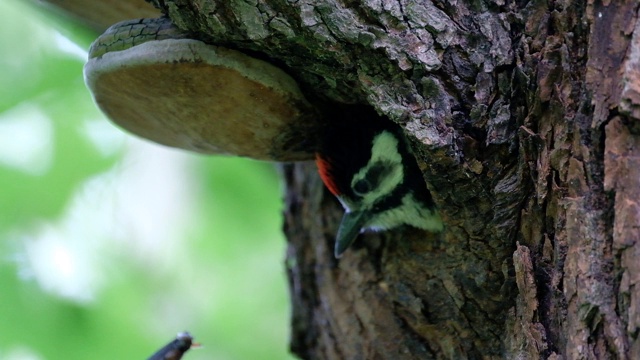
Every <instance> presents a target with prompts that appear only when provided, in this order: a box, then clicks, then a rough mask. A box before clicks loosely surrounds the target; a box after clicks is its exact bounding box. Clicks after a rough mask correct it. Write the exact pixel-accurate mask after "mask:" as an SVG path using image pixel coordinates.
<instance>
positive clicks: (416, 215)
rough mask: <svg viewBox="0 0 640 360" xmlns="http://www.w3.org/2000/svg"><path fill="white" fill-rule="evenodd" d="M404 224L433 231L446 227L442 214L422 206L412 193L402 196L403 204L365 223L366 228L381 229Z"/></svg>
mask: <svg viewBox="0 0 640 360" xmlns="http://www.w3.org/2000/svg"><path fill="white" fill-rule="evenodd" d="M404 224H407V225H411V226H413V227H417V228H419V229H423V230H429V231H433V232H439V231H442V229H443V228H444V225H443V224H442V219H441V218H440V214H438V212H437V211H436V210H435V209H434V210H430V209H428V208H425V207H423V206H420V203H418V202H417V201H416V199H415V197H414V196H413V194H411V193H409V194H406V195H405V196H404V197H403V198H402V205H400V206H398V207H395V208H392V209H389V210H387V211H384V212H381V213H378V214H376V215H375V216H374V217H373V218H371V219H370V220H369V221H368V222H367V223H366V224H365V228H367V229H371V230H375V231H379V230H387V229H392V228H395V227H398V226H400V225H404Z"/></svg>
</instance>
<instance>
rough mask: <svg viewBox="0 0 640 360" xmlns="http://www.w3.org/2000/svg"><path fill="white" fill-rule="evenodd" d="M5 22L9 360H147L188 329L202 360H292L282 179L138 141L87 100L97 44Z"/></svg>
mask: <svg viewBox="0 0 640 360" xmlns="http://www.w3.org/2000/svg"><path fill="white" fill-rule="evenodd" d="M0 17H1V20H0V49H2V51H3V56H2V57H0V68H1V69H3V70H2V71H1V72H0V285H1V286H0V359H13V360H16V359H65V360H75V359H78V360H80V359H83V360H85V359H96V360H99V359H105V360H106V359H109V360H111V359H145V358H146V357H147V356H149V355H150V354H151V353H152V352H154V351H155V350H156V349H158V348H159V347H161V346H162V345H163V344H164V343H166V342H168V341H170V340H171V339H172V337H173V336H175V334H176V333H177V332H179V331H184V330H189V331H190V332H192V334H193V335H194V336H195V337H196V340H197V341H198V342H200V343H202V344H203V345H204V348H203V349H199V350H192V351H190V352H189V353H188V355H187V356H186V357H185V358H186V359H189V360H197V359H258V358H259V359H286V358H290V357H291V356H290V355H289V354H288V352H287V341H288V339H287V338H288V332H289V331H288V322H289V314H288V308H287V306H288V305H287V290H286V281H285V274H284V266H283V262H282V260H283V256H284V255H283V254H284V247H285V242H284V239H283V236H282V234H281V230H280V227H281V222H282V219H281V200H280V184H279V183H278V177H277V176H276V174H275V171H274V169H273V167H272V166H271V165H270V164H265V163H259V162H254V161H250V160H243V159H233V158H220V157H203V156H196V155H190V154H185V153H183V152H181V151H178V150H172V149H166V148H162V147H160V146H156V145H153V144H150V143H148V142H145V141H142V140H139V139H135V138H133V137H131V136H129V135H125V134H124V133H123V132H122V131H120V130H119V129H117V128H115V127H114V126H113V125H111V124H110V123H108V121H107V120H106V119H104V117H103V116H102V115H101V114H100V112H99V111H98V110H97V109H96V107H95V105H94V104H93V102H92V99H91V96H90V94H89V92H88V91H87V90H86V88H85V87H84V83H83V80H82V65H83V62H84V60H83V58H82V49H85V48H87V46H88V44H89V43H90V42H91V40H92V35H91V34H89V33H86V32H82V31H78V29H77V28H74V27H73V26H72V25H69V24H66V23H65V22H64V21H61V20H60V19H53V18H49V17H47V16H46V15H43V13H42V12H41V11H38V10H37V9H35V8H33V7H31V6H27V5H26V4H25V3H21V2H16V1H8V2H7V1H3V2H1V3H0ZM16 34H20V35H19V36H18V35H16ZM61 34H64V36H63V35H61ZM68 38H71V39H73V43H72V42H70V41H69V40H67V39H68ZM74 43H75V44H81V45H80V46H77V45H74Z"/></svg>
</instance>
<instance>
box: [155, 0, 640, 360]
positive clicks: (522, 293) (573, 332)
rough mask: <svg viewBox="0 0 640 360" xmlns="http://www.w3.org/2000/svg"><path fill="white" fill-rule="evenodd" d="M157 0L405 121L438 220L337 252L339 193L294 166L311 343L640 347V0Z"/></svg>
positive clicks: (293, 218)
mask: <svg viewBox="0 0 640 360" xmlns="http://www.w3.org/2000/svg"><path fill="white" fill-rule="evenodd" d="M156 2H157V3H158V5H161V7H162V8H163V9H164V11H165V12H166V13H167V14H168V15H169V16H170V17H171V19H172V20H173V22H174V23H175V24H177V25H178V26H179V27H181V28H183V29H185V30H188V31H193V32H196V33H198V34H200V36H201V37H202V38H203V39H204V40H205V41H207V42H210V43H213V44H218V45H226V46H229V47H232V48H236V49H238V50H241V51H245V52H247V53H250V54H252V55H254V56H258V57H262V58H264V59H267V60H268V61H271V62H272V63H274V64H277V65H279V66H280V67H282V68H283V69H284V70H285V71H287V72H288V73H289V74H291V75H292V76H293V77H294V78H296V79H297V80H298V82H299V84H300V86H301V87H302V88H303V89H304V91H305V93H306V95H307V96H308V97H309V99H313V100H314V101H316V102H317V103H322V104H324V105H323V106H327V107H331V106H334V105H336V104H348V105H353V106H354V108H355V105H365V106H367V107H369V108H371V109H374V110H375V111H377V112H378V113H379V114H381V115H383V116H385V117H387V118H389V119H390V120H392V121H395V122H397V123H399V124H400V125H401V126H402V127H403V128H404V129H405V130H406V132H407V134H408V137H409V139H410V141H411V142H412V145H413V147H414V150H415V154H416V157H417V159H418V163H419V165H420V167H421V169H422V170H423V173H424V177H425V179H426V181H427V184H428V187H429V189H430V191H431V192H432V194H433V198H434V201H435V203H436V204H437V206H438V207H439V209H440V212H441V215H442V217H443V220H444V221H445V224H446V225H445V226H446V229H445V231H444V232H443V233H441V234H436V235H434V234H429V233H425V232H422V231H418V230H415V229H409V228H408V229H402V230H395V231H389V232H386V233H380V234H365V235H363V236H361V237H360V238H359V239H358V240H357V243H356V245H355V246H354V247H353V248H352V249H350V250H349V251H347V253H346V254H345V256H344V257H342V258H341V259H340V260H336V259H334V258H333V255H332V254H333V252H332V249H333V241H334V236H335V233H336V229H337V224H338V222H339V220H340V218H341V215H342V212H343V210H342V208H341V207H340V205H339V204H338V202H337V201H336V200H335V199H334V198H333V197H332V196H330V194H329V193H328V192H327V191H325V190H324V189H323V186H322V183H321V181H320V180H319V178H318V176H317V174H316V170H315V167H314V165H313V164H308V163H300V164H293V165H283V174H284V177H285V179H286V182H287V190H286V202H285V231H286V234H287V236H288V239H289V244H290V245H289V248H288V252H287V267H288V273H289V278H290V283H291V296H292V302H293V320H292V326H293V330H292V332H293V333H292V343H291V347H292V349H293V351H294V352H295V353H296V354H298V355H299V356H300V357H302V358H307V359H428V358H450V359H464V358H472V359H475V358H503V357H504V358H520V359H537V358H553V359H559V358H565V359H578V358H583V359H603V358H607V359H608V358H615V359H626V358H636V359H637V358H640V340H639V339H638V334H639V333H640V298H639V296H640V286H637V285H638V282H639V281H640V242H638V239H640V230H639V229H640V227H639V226H638V220H639V218H640V215H639V214H640V206H639V205H638V202H637V200H638V199H640V190H639V186H638V182H639V181H640V157H639V154H638V153H639V152H640V139H639V138H638V135H637V134H638V129H640V127H639V126H638V125H637V124H638V123H635V121H637V119H639V118H640V25H637V15H638V8H639V5H638V2H636V1H624V0H621V1H602V2H601V1H588V2H587V1H583V2H571V1H549V2H546V1H530V2H527V1H510V0H506V1H505V0H492V1H489V0H485V1H474V2H468V1H434V2H431V1H417V0H416V1H411V0H399V1H387V0H366V1H358V2H354V1H336V0H306V1H283V0H253V1H248V0H245V1H242V0H231V1H214V0H199V1H195V0H194V1H189V0H164V1H159V0H158V1H156ZM338 118H339V115H338ZM336 121H339V119H337V120H336Z"/></svg>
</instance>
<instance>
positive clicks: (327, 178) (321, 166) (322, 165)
mask: <svg viewBox="0 0 640 360" xmlns="http://www.w3.org/2000/svg"><path fill="white" fill-rule="evenodd" d="M316 165H317V166H318V173H320V178H321V179H322V182H324V184H325V186H326V187H327V188H328V189H329V191H331V193H332V194H333V195H335V196H339V195H340V191H339V190H338V186H336V182H335V181H334V180H333V177H332V176H331V170H332V169H331V162H330V161H329V160H327V159H325V158H323V157H322V156H320V154H316Z"/></svg>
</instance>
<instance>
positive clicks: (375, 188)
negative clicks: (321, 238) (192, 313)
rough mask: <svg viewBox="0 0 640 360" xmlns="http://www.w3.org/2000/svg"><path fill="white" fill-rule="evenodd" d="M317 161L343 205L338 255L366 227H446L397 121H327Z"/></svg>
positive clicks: (320, 171) (338, 236) (433, 229)
mask: <svg viewBox="0 0 640 360" xmlns="http://www.w3.org/2000/svg"><path fill="white" fill-rule="evenodd" d="M316 164H317V166H318V172H319V174H320V177H321V178H322V181H323V182H324V184H325V185H326V187H327V188H328V189H329V191H330V192H331V193H332V194H333V195H335V196H336V197H337V198H338V200H339V201H340V203H341V204H342V206H343V207H344V209H345V213H344V216H343V217H342V221H341V223H340V226H339V228H338V234H337V236H336V243H335V249H334V254H335V257H336V258H339V257H340V256H342V254H343V253H344V251H345V250H347V248H348V247H349V246H350V245H351V244H352V243H353V241H354V240H355V239H356V237H357V236H358V234H359V233H360V232H362V231H364V230H373V231H382V230H388V229H392V228H396V227H398V226H401V225H410V226H413V227H416V228H419V229H424V230H428V231H432V232H439V231H441V230H442V228H443V224H442V220H441V219H440V215H439V214H438V212H437V210H436V207H435V204H434V203H433V199H432V198H431V193H430V192H429V190H428V189H427V187H426V184H425V181H424V178H423V177H422V173H421V171H420V169H419V168H418V164H417V162H416V159H415V157H414V156H413V153H412V151H411V149H410V147H409V143H408V141H407V139H406V138H405V136H404V133H403V131H402V129H400V127H399V126H398V125H396V124H395V123H393V122H391V121H389V120H385V119H381V118H377V117H372V118H370V119H367V121H363V122H347V121H344V120H343V121H341V122H340V123H338V124H335V125H331V126H329V127H328V128H327V131H326V134H325V135H324V136H323V139H322V145H321V146H320V149H319V150H318V151H317V153H316Z"/></svg>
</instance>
